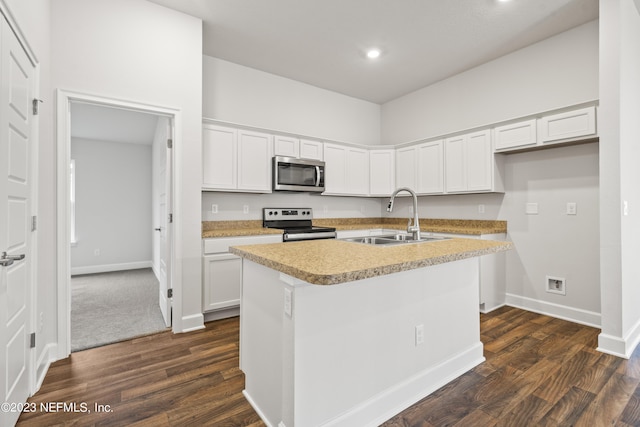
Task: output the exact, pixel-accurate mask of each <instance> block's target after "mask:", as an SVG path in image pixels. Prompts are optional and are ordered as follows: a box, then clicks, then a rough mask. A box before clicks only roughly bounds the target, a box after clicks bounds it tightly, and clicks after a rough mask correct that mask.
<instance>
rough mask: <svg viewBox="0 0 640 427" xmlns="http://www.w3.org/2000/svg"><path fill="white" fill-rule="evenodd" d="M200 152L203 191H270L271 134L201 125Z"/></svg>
mask: <svg viewBox="0 0 640 427" xmlns="http://www.w3.org/2000/svg"><path fill="white" fill-rule="evenodd" d="M202 153H203V156H202V158H203V165H202V177H203V182H202V188H203V190H212V191H216V190H217V191H242V192H258V193H270V192H271V158H272V156H273V141H272V137H271V135H268V134H264V133H260V132H251V131H245V130H238V129H232V128H226V127H222V126H216V125H210V124H205V125H204V126H203V130H202Z"/></svg>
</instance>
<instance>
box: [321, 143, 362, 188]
mask: <svg viewBox="0 0 640 427" xmlns="http://www.w3.org/2000/svg"><path fill="white" fill-rule="evenodd" d="M324 161H325V163H326V165H325V178H324V179H325V181H324V184H325V191H324V193H325V194H341V195H342V194H343V195H353V196H366V195H368V194H369V151H368V150H364V149H359V148H354V147H346V146H342V145H337V144H328V143H326V144H324Z"/></svg>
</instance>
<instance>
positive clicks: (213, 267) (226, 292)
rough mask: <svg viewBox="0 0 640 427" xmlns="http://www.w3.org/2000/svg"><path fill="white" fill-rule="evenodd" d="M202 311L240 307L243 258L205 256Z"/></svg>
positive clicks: (234, 256) (227, 255)
mask: <svg viewBox="0 0 640 427" xmlns="http://www.w3.org/2000/svg"><path fill="white" fill-rule="evenodd" d="M203 260H204V278H203V279H204V288H203V300H202V310H203V311H211V310H219V309H221V308H229V307H235V306H238V305H240V288H241V285H242V258H240V257H238V256H236V255H233V254H228V253H223V254H215V255H205V256H204V257H203Z"/></svg>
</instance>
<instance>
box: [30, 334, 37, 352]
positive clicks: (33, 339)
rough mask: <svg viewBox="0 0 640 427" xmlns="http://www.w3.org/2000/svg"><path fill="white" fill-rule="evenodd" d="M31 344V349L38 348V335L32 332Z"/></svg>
mask: <svg viewBox="0 0 640 427" xmlns="http://www.w3.org/2000/svg"><path fill="white" fill-rule="evenodd" d="M30 339H31V342H30V344H29V348H36V333H35V332H31V337H30Z"/></svg>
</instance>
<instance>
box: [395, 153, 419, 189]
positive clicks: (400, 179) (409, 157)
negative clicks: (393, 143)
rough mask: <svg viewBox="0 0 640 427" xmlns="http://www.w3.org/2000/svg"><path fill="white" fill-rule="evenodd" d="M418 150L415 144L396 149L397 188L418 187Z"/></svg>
mask: <svg viewBox="0 0 640 427" xmlns="http://www.w3.org/2000/svg"><path fill="white" fill-rule="evenodd" d="M416 150H417V148H416V147H415V146H411V147H403V148H398V149H396V188H400V187H408V188H411V189H415V188H417V187H416V183H417V171H416V167H417V164H418V163H417V159H416Z"/></svg>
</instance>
